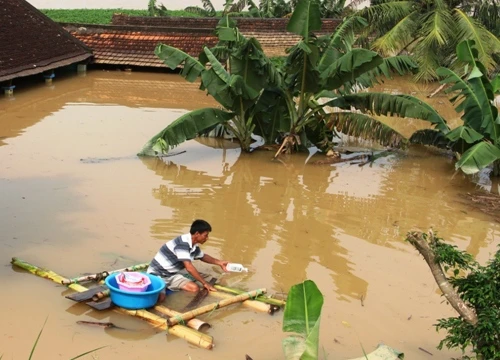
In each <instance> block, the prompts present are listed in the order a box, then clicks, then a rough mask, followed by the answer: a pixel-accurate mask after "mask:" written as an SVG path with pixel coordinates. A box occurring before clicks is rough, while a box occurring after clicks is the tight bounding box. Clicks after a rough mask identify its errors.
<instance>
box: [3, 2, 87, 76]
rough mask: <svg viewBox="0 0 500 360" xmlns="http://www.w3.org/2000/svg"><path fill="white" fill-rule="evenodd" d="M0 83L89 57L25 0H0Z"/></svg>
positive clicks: (83, 49)
mask: <svg viewBox="0 0 500 360" xmlns="http://www.w3.org/2000/svg"><path fill="white" fill-rule="evenodd" d="M0 49H1V50H0V82H1V81H6V80H10V79H13V78H16V77H21V76H27V75H32V74H37V73H41V72H44V71H47V70H51V69H55V68H58V67H61V66H65V65H69V64H72V63H76V62H79V61H83V60H85V59H87V58H89V57H91V56H92V52H91V50H90V49H88V48H87V47H86V46H85V45H84V44H82V43H81V42H79V41H78V40H77V39H75V38H73V37H72V36H71V35H69V34H68V33H67V32H66V31H64V29H63V28H62V27H61V26H60V25H58V24H57V23H55V22H53V21H52V20H50V19H49V18H48V17H46V16H45V15H44V14H42V13H41V12H40V11H38V10H37V9H36V8H34V7H33V6H32V5H30V4H29V3H28V2H26V1H25V0H0Z"/></svg>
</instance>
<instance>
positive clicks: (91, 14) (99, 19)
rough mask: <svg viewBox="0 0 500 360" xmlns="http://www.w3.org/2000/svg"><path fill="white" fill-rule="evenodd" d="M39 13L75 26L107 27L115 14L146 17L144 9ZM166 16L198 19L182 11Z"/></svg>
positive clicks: (47, 10) (170, 11) (66, 10)
mask: <svg viewBox="0 0 500 360" xmlns="http://www.w3.org/2000/svg"><path fill="white" fill-rule="evenodd" d="M40 11H41V12H43V13H44V14H45V15H47V16H48V17H49V18H51V19H52V20H54V21H56V22H65V23H76V24H98V25H109V24H111V19H112V17H113V14H116V13H120V14H126V15H132V16H148V11H147V10H146V9H145V10H128V9H41V10H40ZM168 15H169V16H176V17H199V15H196V14H193V13H189V12H187V11H184V10H168Z"/></svg>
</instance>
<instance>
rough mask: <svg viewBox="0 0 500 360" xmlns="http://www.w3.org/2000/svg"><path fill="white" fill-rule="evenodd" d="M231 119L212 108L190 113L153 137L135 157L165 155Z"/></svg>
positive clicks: (222, 112) (229, 115)
mask: <svg viewBox="0 0 500 360" xmlns="http://www.w3.org/2000/svg"><path fill="white" fill-rule="evenodd" d="M233 117H234V114H233V113H230V112H227V111H224V110H220V109H214V108H203V109H199V110H195V111H191V112H189V113H187V114H185V115H183V116H181V117H180V118H178V119H177V120H175V121H174V122H172V123H171V124H170V125H168V126H167V127H166V128H165V129H163V130H162V131H160V132H159V133H158V134H156V135H155V136H153V137H152V138H151V139H150V140H149V141H148V142H147V143H146V145H144V147H143V148H142V150H141V152H140V153H139V154H137V155H139V156H156V155H158V154H166V153H167V152H168V151H169V150H170V149H171V148H173V147H175V146H177V145H179V144H180V143H182V142H184V141H186V140H191V139H194V138H195V137H196V136H198V135H200V134H202V133H204V132H206V131H209V130H211V129H212V128H213V127H215V126H216V125H217V124H221V123H225V122H226V121H228V120H230V119H232V118H233Z"/></svg>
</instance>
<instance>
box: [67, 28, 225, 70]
mask: <svg viewBox="0 0 500 360" xmlns="http://www.w3.org/2000/svg"><path fill="white" fill-rule="evenodd" d="M62 25H63V26H64V28H65V29H66V30H67V31H68V32H69V33H70V34H71V35H73V36H74V37H76V38H77V39H79V40H81V41H82V42H83V43H85V44H86V45H87V46H88V47H90V48H92V50H93V51H94V62H95V63H96V64H113V65H129V66H151V67H166V65H165V64H164V63H163V61H161V60H160V59H159V58H158V57H157V56H156V55H155V54H154V49H155V47H156V45H158V44H159V43H163V44H167V45H170V46H173V47H176V48H179V49H181V50H182V51H184V52H185V53H187V54H189V55H191V56H195V57H197V56H198V55H199V53H200V51H201V49H202V48H203V46H205V45H206V46H209V47H211V46H214V45H215V44H217V37H216V36H215V35H214V34H213V30H212V29H174V28H162V27H155V28H150V27H147V26H114V25H75V24H62Z"/></svg>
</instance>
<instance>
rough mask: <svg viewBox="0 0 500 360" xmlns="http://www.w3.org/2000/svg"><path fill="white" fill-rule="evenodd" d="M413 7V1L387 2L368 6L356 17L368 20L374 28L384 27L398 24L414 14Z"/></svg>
mask: <svg viewBox="0 0 500 360" xmlns="http://www.w3.org/2000/svg"><path fill="white" fill-rule="evenodd" d="M413 5H414V2H413V1H407V0H403V1H397V0H396V1H387V2H383V3H379V4H377V5H371V6H367V7H365V8H363V9H361V10H359V11H358V12H357V13H356V15H358V16H362V17H364V18H365V19H367V20H368V23H369V24H371V25H372V27H384V23H385V24H387V23H393V22H397V21H399V20H401V19H402V18H404V17H406V16H408V15H409V14H410V13H412V12H413ZM384 30H385V29H384Z"/></svg>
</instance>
